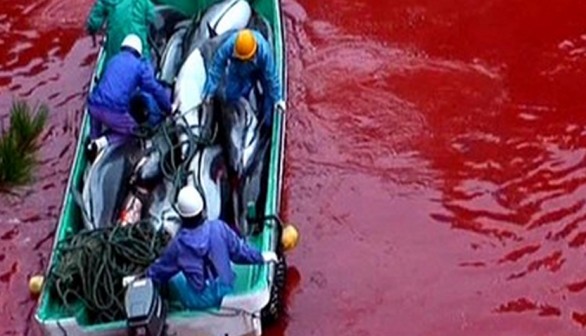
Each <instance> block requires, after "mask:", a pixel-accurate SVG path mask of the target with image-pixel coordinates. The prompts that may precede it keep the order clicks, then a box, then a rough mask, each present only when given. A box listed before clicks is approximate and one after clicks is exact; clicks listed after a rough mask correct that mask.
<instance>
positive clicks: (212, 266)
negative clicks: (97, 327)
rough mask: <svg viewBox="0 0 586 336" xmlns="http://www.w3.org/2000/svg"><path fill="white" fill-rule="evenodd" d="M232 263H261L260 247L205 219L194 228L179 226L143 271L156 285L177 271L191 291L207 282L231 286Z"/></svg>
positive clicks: (217, 222)
mask: <svg viewBox="0 0 586 336" xmlns="http://www.w3.org/2000/svg"><path fill="white" fill-rule="evenodd" d="M230 261H232V262H234V263H236V264H262V263H263V262H264V260H263V257H262V254H261V253H260V251H258V250H256V249H255V248H253V247H251V246H250V245H248V244H247V243H246V242H245V241H244V240H242V239H240V238H239V237H238V236H237V235H236V233H235V232H234V231H233V230H232V229H231V228H230V227H229V226H228V225H227V224H226V223H224V222H223V221H221V220H211V221H210V220H206V221H205V222H204V223H203V224H201V225H200V226H198V227H196V228H181V229H180V230H179V231H178V232H177V235H176V236H175V237H174V238H173V240H172V241H171V243H170V244H169V246H168V248H167V249H166V250H165V252H164V253H163V254H162V256H161V257H160V258H159V259H157V260H156V261H155V262H154V263H153V264H152V265H151V266H150V267H149V268H148V269H147V272H146V275H147V276H148V277H149V278H151V279H153V281H154V282H155V283H158V284H160V285H162V284H165V283H167V282H168V281H169V280H170V279H171V278H172V277H174V276H175V275H177V274H178V273H179V272H181V273H182V275H183V276H184V277H185V279H186V282H187V283H188V284H189V285H190V287H191V289H192V290H193V291H195V292H203V291H204V290H205V289H206V288H205V287H206V285H207V284H220V285H222V286H226V287H229V288H230V289H232V288H233V285H234V280H235V278H236V274H235V273H234V271H233V270H232V266H231V264H230Z"/></svg>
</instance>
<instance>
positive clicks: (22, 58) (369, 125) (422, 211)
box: [0, 0, 586, 336]
mask: <svg viewBox="0 0 586 336" xmlns="http://www.w3.org/2000/svg"><path fill="white" fill-rule="evenodd" d="M297 1H299V2H295V1H292V0H288V1H284V2H283V8H284V11H285V21H286V27H287V36H286V39H287V49H288V67H289V71H288V74H289V82H288V84H289V90H288V92H289V111H288V116H289V117H288V127H287V157H286V176H285V184H286V188H285V194H284V208H283V210H284V215H285V217H286V218H287V219H288V220H289V221H291V222H294V223H296V224H297V225H298V226H299V228H300V230H301V235H302V238H301V242H300V245H299V247H298V248H297V249H296V250H295V251H293V252H291V253H290V256H289V263H290V265H291V267H290V269H289V271H290V272H289V279H288V280H289V282H288V295H287V317H286V318H285V319H283V320H282V321H281V323H280V325H279V326H278V327H276V328H271V329H270V330H268V332H267V334H269V335H292V336H293V335H303V336H308V335H352V336H355V335H358V336H366V335H474V334H475V335H581V334H582V333H583V332H584V327H585V326H586V304H584V302H583V301H584V292H583V290H584V288H586V273H585V272H584V271H583V269H582V267H583V265H584V261H583V260H584V251H585V246H584V243H585V242H586V223H585V220H586V209H585V208H584V205H585V202H586V201H585V196H586V187H583V184H582V182H585V180H586V177H585V176H586V175H585V170H586V160H585V154H586V128H585V127H584V124H585V122H586V114H585V113H584V111H583V110H584V105H585V104H584V103H583V97H584V95H583V94H582V90H583V89H584V87H586V74H585V73H584V70H583V69H584V68H586V67H585V66H586V25H585V24H584V23H583V22H584V20H583V15H584V14H583V13H585V12H586V2H584V1H581V0H559V1H557V2H550V3H545V2H540V3H536V2H534V1H527V0H509V1H505V0H487V1H480V2H479V1H449V0H434V1H427V0H411V1H409V0H397V1H385V0H355V1H350V2H349V1H342V0H329V1H311V0H297ZM89 6H90V3H89V1H88V0H85V1H83V2H77V3H75V2H73V3H72V2H59V3H58V2H57V1H56V0H51V1H48V2H47V1H44V2H40V1H37V2H33V3H26V4H25V3H24V2H23V1H22V0H19V1H13V2H11V3H6V4H3V5H2V7H1V9H0V31H1V32H2V34H1V35H0V40H1V41H2V44H1V45H2V47H3V48H2V49H1V50H0V66H1V68H0V85H1V86H2V89H3V90H2V93H1V96H0V111H6V110H7V108H8V106H9V103H10V99H9V98H10V97H11V96H25V97H27V98H32V99H38V100H44V101H48V102H49V104H50V105H51V107H52V115H51V120H50V130H49V132H47V135H46V137H45V139H44V141H43V147H42V153H41V157H42V165H41V167H40V169H39V171H38V176H39V179H38V181H37V182H36V183H35V184H33V185H32V186H31V187H27V188H24V189H22V190H19V191H17V193H18V195H3V196H1V210H0V221H1V226H0V293H1V295H0V322H1V323H0V333H2V334H6V335H38V334H39V331H38V328H36V327H34V323H33V321H32V318H31V314H32V312H33V309H34V304H35V303H34V301H33V300H32V299H30V298H29V297H28V294H27V289H26V280H27V279H28V277H29V276H30V275H31V274H34V273H37V272H40V271H42V270H43V269H44V267H45V266H46V262H47V259H48V255H49V251H50V247H51V242H52V239H51V238H52V237H51V235H52V233H53V231H54V226H55V222H56V217H57V216H58V212H59V208H60V205H61V201H62V195H63V192H64V189H65V183H66V179H67V172H68V169H69V166H70V164H71V159H72V156H73V148H74V141H75V139H76V135H77V128H78V125H79V121H80V113H79V111H80V107H81V106H82V104H83V96H84V92H85V86H84V84H86V83H87V82H88V77H89V75H90V72H91V69H92V66H93V64H92V62H93V60H94V58H95V52H96V50H95V49H91V43H90V40H89V39H88V38H87V37H85V36H84V35H83V31H82V29H81V28H80V27H82V25H83V19H84V16H85V13H86V11H87V10H88V8H89Z"/></svg>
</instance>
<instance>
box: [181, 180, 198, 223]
mask: <svg viewBox="0 0 586 336" xmlns="http://www.w3.org/2000/svg"><path fill="white" fill-rule="evenodd" d="M202 210H203V199H202V198H201V195H200V194H199V192H197V190H196V189H195V188H194V187H192V186H186V187H183V188H182V189H181V190H180V191H179V195H178V196H177V212H179V215H180V216H181V217H187V218H189V217H195V216H197V215H199V213H200V212H201V211H202Z"/></svg>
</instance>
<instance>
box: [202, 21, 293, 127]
mask: <svg viewBox="0 0 586 336" xmlns="http://www.w3.org/2000/svg"><path fill="white" fill-rule="evenodd" d="M231 34H232V35H231V36H230V37H228V38H227V39H226V41H224V42H223V44H222V45H221V46H220V47H219V49H218V51H217V52H216V53H215V55H214V58H213V61H212V65H211V67H210V69H209V71H208V74H207V80H206V83H205V86H204V102H205V103H207V104H209V103H211V99H212V96H214V95H215V94H216V91H217V89H218V86H219V85H220V81H221V79H222V77H223V76H224V74H226V76H227V78H226V82H225V85H226V87H225V88H224V90H223V91H224V92H221V93H220V94H219V95H220V97H221V98H222V99H223V100H225V101H226V102H227V103H228V104H230V103H235V102H237V101H238V100H239V99H240V98H241V97H247V96H248V95H249V94H250V91H251V90H252V88H253V85H254V83H255V82H256V81H257V80H260V83H261V84H262V89H263V95H264V101H263V102H262V106H259V112H260V115H259V116H258V118H259V119H260V120H262V121H263V123H264V126H265V127H270V126H271V125H272V117H273V110H274V109H275V108H280V109H282V110H283V111H284V110H285V101H284V100H283V98H282V92H281V91H282V85H281V82H280V80H279V76H278V73H277V70H276V67H275V60H274V57H273V51H272V49H271V46H270V44H269V42H268V41H267V40H266V39H265V38H264V37H263V36H262V34H261V33H260V32H258V31H256V30H250V29H243V30H240V31H238V32H233V33H231Z"/></svg>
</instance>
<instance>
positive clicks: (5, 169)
mask: <svg viewBox="0 0 586 336" xmlns="http://www.w3.org/2000/svg"><path fill="white" fill-rule="evenodd" d="M48 114H49V109H48V107H47V106H46V105H44V104H41V105H38V106H35V107H34V108H33V109H31V107H30V105H29V104H28V103H27V102H25V101H21V100H17V101H15V102H13V103H12V106H11V107H10V128H9V129H8V130H3V132H2V137H1V138H0V185H2V186H7V185H21V184H24V183H27V182H30V181H31V180H32V173H33V169H34V166H35V163H36V152H37V147H36V141H37V139H38V137H39V136H40V135H41V132H42V131H43V129H44V127H45V124H46V123H47V118H48Z"/></svg>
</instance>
